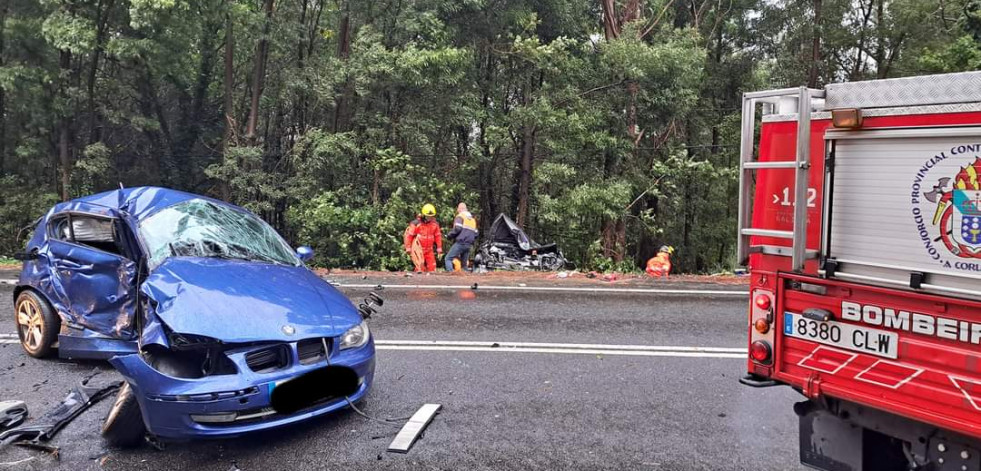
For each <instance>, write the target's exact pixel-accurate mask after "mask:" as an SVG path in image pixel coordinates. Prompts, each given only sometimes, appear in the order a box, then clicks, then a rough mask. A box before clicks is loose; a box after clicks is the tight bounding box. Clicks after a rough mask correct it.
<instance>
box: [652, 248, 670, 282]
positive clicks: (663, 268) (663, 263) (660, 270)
mask: <svg viewBox="0 0 981 471" xmlns="http://www.w3.org/2000/svg"><path fill="white" fill-rule="evenodd" d="M673 253H674V247H671V246H670V245H664V246H662V247H661V248H660V249H659V250H658V251H657V255H655V256H653V257H651V259H650V260H648V261H647V269H646V270H645V271H646V272H647V274H648V275H651V276H653V277H654V278H661V277H664V278H667V277H668V273H670V272H671V254H673Z"/></svg>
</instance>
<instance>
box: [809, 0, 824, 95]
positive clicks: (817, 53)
mask: <svg viewBox="0 0 981 471" xmlns="http://www.w3.org/2000/svg"><path fill="white" fill-rule="evenodd" d="M813 31H814V32H813V37H812V38H811V70H810V73H809V74H808V77H807V86H808V87H810V88H817V85H818V76H819V73H820V68H819V67H818V66H819V64H820V62H821V0H814V27H813Z"/></svg>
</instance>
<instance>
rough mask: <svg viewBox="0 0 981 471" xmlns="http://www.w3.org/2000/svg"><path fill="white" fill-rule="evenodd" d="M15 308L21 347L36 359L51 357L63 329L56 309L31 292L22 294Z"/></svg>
mask: <svg viewBox="0 0 981 471" xmlns="http://www.w3.org/2000/svg"><path fill="white" fill-rule="evenodd" d="M14 306H15V307H14V311H15V313H16V320H17V336H18V337H19V338H20V345H21V347H23V348H24V351H25V352H27V354H28V355H30V356H32V357H34V358H44V357H46V356H48V355H50V354H51V350H52V348H53V345H54V343H55V341H56V340H58V330H59V329H60V328H61V319H59V318H58V316H57V315H55V313H54V309H52V308H51V305H50V304H48V302H47V301H45V300H44V299H42V298H41V296H38V294H37V293H35V292H33V291H31V290H25V291H24V292H22V293H20V295H18V296H17V302H15V303H14Z"/></svg>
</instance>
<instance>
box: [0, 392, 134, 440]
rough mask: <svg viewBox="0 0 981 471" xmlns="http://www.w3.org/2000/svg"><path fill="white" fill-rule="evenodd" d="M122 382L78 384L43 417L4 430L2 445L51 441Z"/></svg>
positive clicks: (1, 435)
mask: <svg viewBox="0 0 981 471" xmlns="http://www.w3.org/2000/svg"><path fill="white" fill-rule="evenodd" d="M120 384H121V381H113V382H110V383H105V384H102V385H99V386H92V387H89V386H82V385H78V386H75V387H74V388H72V390H71V391H69V392H68V395H67V396H65V399H64V400H63V401H61V404H59V405H58V407H55V408H54V409H52V410H51V411H50V412H48V413H47V414H44V416H43V417H41V418H40V419H38V420H36V421H34V422H33V423H31V424H29V425H21V426H20V427H17V428H14V429H10V430H7V431H6V432H3V433H0V447H2V446H4V445H6V444H9V443H13V442H14V441H18V440H22V441H20V442H18V444H20V443H25V442H26V443H27V444H36V445H42V444H43V442H47V441H50V440H51V439H52V438H53V437H54V436H55V434H57V433H58V432H59V431H60V430H61V429H62V428H64V427H65V426H66V425H68V423H69V422H71V421H72V420H74V419H75V418H76V417H78V416H79V415H81V414H82V412H85V410H86V409H88V408H89V407H92V406H93V405H94V404H96V403H97V402H99V401H101V400H102V399H104V398H106V397H107V396H109V395H110V394H112V393H113V392H115V391H116V390H117V389H119V386H120Z"/></svg>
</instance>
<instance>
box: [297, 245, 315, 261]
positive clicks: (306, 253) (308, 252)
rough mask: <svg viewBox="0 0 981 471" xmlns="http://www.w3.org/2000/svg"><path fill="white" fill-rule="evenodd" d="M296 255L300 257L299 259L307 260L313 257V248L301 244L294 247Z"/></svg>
mask: <svg viewBox="0 0 981 471" xmlns="http://www.w3.org/2000/svg"><path fill="white" fill-rule="evenodd" d="M296 256H297V257H299V258H300V261H302V262H308V261H310V259H312V258H313V249H311V248H310V247H308V246H306V245H301V246H299V247H297V248H296Z"/></svg>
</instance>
